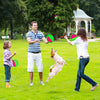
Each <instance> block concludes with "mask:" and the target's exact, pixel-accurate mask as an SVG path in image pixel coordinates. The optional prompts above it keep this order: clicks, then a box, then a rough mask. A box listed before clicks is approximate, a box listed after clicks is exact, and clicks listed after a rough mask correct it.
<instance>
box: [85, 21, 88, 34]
mask: <svg viewBox="0 0 100 100" xmlns="http://www.w3.org/2000/svg"><path fill="white" fill-rule="evenodd" d="M85 26H86V32H87V35H88V21H86V20H85Z"/></svg>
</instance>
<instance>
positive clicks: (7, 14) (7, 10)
mask: <svg viewBox="0 0 100 100" xmlns="http://www.w3.org/2000/svg"><path fill="white" fill-rule="evenodd" d="M26 11H27V8H26V5H25V3H24V2H23V1H22V0H1V1H0V13H1V14H0V28H1V29H3V28H5V30H6V28H8V27H9V28H10V30H11V38H12V39H13V32H14V27H15V28H16V27H19V26H20V25H24V26H25V21H27V13H26Z"/></svg>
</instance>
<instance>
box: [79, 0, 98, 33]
mask: <svg viewBox="0 0 100 100" xmlns="http://www.w3.org/2000/svg"><path fill="white" fill-rule="evenodd" d="M78 3H79V8H80V9H82V10H84V11H85V12H86V13H87V14H88V15H89V16H91V17H93V18H94V19H93V24H94V26H95V28H96V31H97V32H96V33H100V24H99V23H100V0H96V1H94V0H78Z"/></svg>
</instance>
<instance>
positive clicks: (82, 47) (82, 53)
mask: <svg viewBox="0 0 100 100" xmlns="http://www.w3.org/2000/svg"><path fill="white" fill-rule="evenodd" d="M77 36H78V38H77V39H76V40H75V41H72V42H71V41H69V40H68V38H67V36H65V37H64V38H65V39H66V40H67V42H68V43H69V44H71V45H74V44H77V55H78V58H79V59H80V60H79V69H78V72H77V82H76V88H75V91H79V89H80V85H81V79H82V78H83V79H84V80H86V81H87V82H88V83H90V84H91V85H92V88H91V89H90V90H91V91H93V90H94V89H95V88H96V87H98V84H97V83H96V82H95V81H94V80H92V79H91V78H90V77H88V76H87V75H85V74H84V70H85V67H86V65H87V64H88V63H89V54H88V50H87V48H88V39H87V34H86V31H85V29H84V28H80V29H79V30H78V32H77Z"/></svg>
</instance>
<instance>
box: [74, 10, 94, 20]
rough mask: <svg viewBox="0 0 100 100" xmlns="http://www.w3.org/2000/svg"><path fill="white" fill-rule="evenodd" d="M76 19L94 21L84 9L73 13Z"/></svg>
mask: <svg viewBox="0 0 100 100" xmlns="http://www.w3.org/2000/svg"><path fill="white" fill-rule="evenodd" d="M73 13H74V19H93V18H92V17H90V16H88V15H87V14H86V13H85V12H84V11H83V10H82V9H77V10H76V11H75V10H74V11H73Z"/></svg>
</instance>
